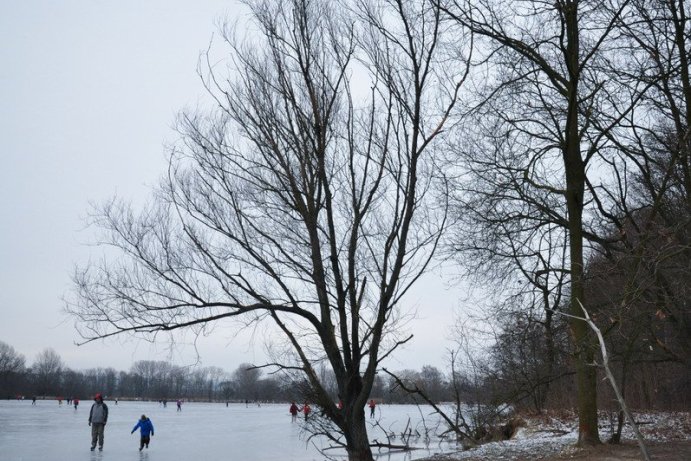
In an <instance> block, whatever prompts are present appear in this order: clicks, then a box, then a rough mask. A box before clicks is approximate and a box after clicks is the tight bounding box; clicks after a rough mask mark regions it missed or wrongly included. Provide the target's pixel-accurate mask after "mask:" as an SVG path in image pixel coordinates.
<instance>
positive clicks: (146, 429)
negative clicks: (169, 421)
mask: <svg viewBox="0 0 691 461" xmlns="http://www.w3.org/2000/svg"><path fill="white" fill-rule="evenodd" d="M137 428H139V430H140V431H141V439H140V440H139V451H142V448H144V446H145V445H146V448H149V442H150V441H151V438H150V437H149V434H150V435H151V437H153V436H154V425H153V423H152V422H151V420H150V419H149V418H147V417H146V415H142V417H141V419H140V420H139V421H137V424H135V426H134V428H132V432H130V434H134V431H136V430H137Z"/></svg>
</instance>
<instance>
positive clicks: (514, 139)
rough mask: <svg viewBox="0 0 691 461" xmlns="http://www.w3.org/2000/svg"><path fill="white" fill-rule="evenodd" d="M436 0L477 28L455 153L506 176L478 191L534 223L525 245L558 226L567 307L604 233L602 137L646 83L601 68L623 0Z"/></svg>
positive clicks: (590, 439) (584, 433) (583, 361)
mask: <svg viewBox="0 0 691 461" xmlns="http://www.w3.org/2000/svg"><path fill="white" fill-rule="evenodd" d="M439 3H440V4H441V5H442V8H443V10H444V11H445V13H446V14H447V15H448V16H449V17H450V18H451V19H452V20H453V21H455V22H456V23H457V24H458V25H459V26H461V27H464V28H467V29H469V30H471V31H473V32H474V33H475V34H476V35H478V36H481V37H483V38H485V39H486V47H487V48H486V49H487V53H486V60H487V63H488V66H487V71H486V74H483V82H482V83H481V84H480V86H481V91H480V95H481V97H480V99H479V100H478V102H477V105H476V109H475V110H473V111H472V123H473V125H472V126H471V127H470V128H469V129H470V130H473V131H475V132H476V135H477V136H478V139H480V140H481V141H480V142H479V143H478V144H476V145H472V146H467V145H465V146H464V149H463V154H464V158H465V159H466V160H467V161H466V163H465V164H467V165H474V166H475V168H474V170H475V171H478V170H482V169H484V171H485V173H486V175H488V176H491V175H492V173H493V169H494V168H497V167H499V169H500V171H498V172H496V173H495V176H499V177H502V176H505V177H506V178H507V179H508V181H509V182H510V185H511V189H509V191H508V192H506V191H499V193H498V194H497V195H494V196H491V197H489V196H488V197H487V199H488V200H490V201H491V203H493V204H494V205H495V206H496V207H497V209H499V211H500V212H501V211H503V212H505V214H506V216H507V217H509V219H510V222H511V220H514V221H516V220H517V221H518V222H519V223H523V224H521V225H520V228H521V229H534V230H535V231H536V232H535V234H536V237H537V239H533V240H531V241H528V242H529V243H530V246H529V247H528V248H532V250H533V252H534V253H536V254H539V253H542V252H543V251H544V250H542V249H541V247H540V246H539V245H537V244H536V242H539V239H540V238H542V236H546V235H550V232H549V231H545V229H549V228H550V227H551V228H554V227H559V228H561V229H562V230H563V232H564V233H565V234H564V237H565V239H566V242H567V245H566V248H567V249H568V252H566V253H565V254H564V256H565V260H566V263H565V264H563V265H561V266H560V265H552V264H549V265H548V266H547V267H546V270H547V271H549V272H550V273H551V274H552V275H554V274H556V272H555V271H564V270H565V271H566V272H565V273H566V274H567V275H568V280H565V281H567V282H568V284H569V285H568V288H569V294H570V304H569V310H570V311H571V312H572V313H573V314H574V316H578V315H580V307H579V304H578V302H579V301H580V302H583V303H584V304H586V305H587V303H586V300H585V297H584V296H585V292H584V261H585V258H586V253H587V243H588V242H597V243H602V244H606V243H607V242H605V241H603V239H602V237H601V236H599V235H598V232H597V231H598V228H599V226H600V223H601V221H602V220H603V219H604V218H603V216H604V217H607V216H608V215H607V211H608V210H607V208H608V203H607V200H604V199H603V198H602V197H604V198H610V197H611V195H608V194H607V193H605V192H603V191H602V190H600V189H599V188H600V187H602V188H605V187H604V186H601V183H607V180H606V179H604V178H608V177H609V175H610V173H611V174H612V176H614V177H616V170H617V168H618V166H619V165H617V164H616V163H615V162H613V161H611V159H610V155H611V152H610V150H609V149H610V147H612V142H611V140H610V137H611V134H612V133H613V131H614V130H615V128H616V127H618V126H619V125H620V123H621V122H622V120H623V119H624V118H625V117H626V116H627V115H628V114H630V113H631V111H632V109H633V107H634V106H635V103H636V101H637V100H638V99H637V98H640V95H641V94H642V93H643V92H644V91H645V89H646V87H645V85H643V86H642V88H637V87H634V88H631V89H630V91H622V85H621V82H620V81H618V80H613V79H611V74H610V73H608V70H610V69H611V68H612V66H614V67H616V64H617V62H618V61H617V60H616V59H613V56H617V52H618V51H617V49H618V40H619V36H618V28H617V25H618V24H619V23H620V22H621V21H622V20H623V18H625V17H626V15H627V14H628V13H629V12H630V5H629V4H630V1H628V0H621V1H619V0H611V1H609V0H608V1H603V2H579V1H577V0H557V1H553V2H542V1H505V0H480V1H476V0H473V1H470V0H463V1H461V0H442V1H440V2H439ZM474 155H475V156H477V157H478V158H474ZM471 184H472V183H471ZM526 223H527V224H526ZM498 227H501V225H498ZM519 250H522V248H519ZM537 273H538V272H536V273H535V274H537ZM528 275H529V277H528V278H529V279H531V280H533V279H535V277H534V275H533V274H528ZM545 307H547V306H545ZM547 308H548V307H547ZM570 328H571V333H572V339H573V346H574V356H575V358H576V360H575V364H576V382H577V393H578V396H577V401H578V413H579V444H593V443H598V442H599V434H598V429H597V427H598V425H597V393H596V383H597V381H596V371H595V369H594V368H593V367H591V366H589V365H588V364H589V363H591V362H592V358H593V356H594V353H595V351H596V341H595V339H594V335H593V334H592V333H591V332H590V331H589V329H588V326H587V324H586V323H585V322H584V321H582V320H579V319H576V318H571V320H570Z"/></svg>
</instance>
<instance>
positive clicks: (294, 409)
mask: <svg viewBox="0 0 691 461" xmlns="http://www.w3.org/2000/svg"><path fill="white" fill-rule="evenodd" d="M367 406H368V407H369V410H370V412H369V417H370V418H374V417H375V409H376V408H377V402H376V401H375V400H374V399H371V400H370V401H369V402H368V403H367ZM336 408H338V409H339V410H343V400H341V397H340V396H339V397H338V403H337V404H336ZM288 411H289V412H290V417H291V422H295V421H297V418H298V413H299V412H302V413H304V415H305V421H306V420H308V419H309V415H310V413H311V412H312V408H311V407H310V406H309V403H307V402H305V404H304V405H303V406H302V408H300V407H298V406H297V404H296V403H295V402H291V404H290V408H289V409H288Z"/></svg>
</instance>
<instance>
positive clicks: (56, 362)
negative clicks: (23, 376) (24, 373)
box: [31, 348, 65, 395]
mask: <svg viewBox="0 0 691 461" xmlns="http://www.w3.org/2000/svg"><path fill="white" fill-rule="evenodd" d="M64 368H65V364H64V362H63V361H62V359H61V358H60V356H59V355H58V353H57V352H55V350H54V349H52V348H48V349H45V350H43V351H41V352H40V353H39V354H38V355H37V356H36V361H35V362H34V363H33V365H32V366H31V371H32V373H33V375H34V379H35V380H36V392H38V393H39V394H40V395H47V394H49V393H53V394H55V395H57V394H58V393H59V392H60V391H61V383H60V379H61V377H62V370H63V369H64Z"/></svg>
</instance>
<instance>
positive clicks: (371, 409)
mask: <svg viewBox="0 0 691 461" xmlns="http://www.w3.org/2000/svg"><path fill="white" fill-rule="evenodd" d="M376 407H377V403H376V402H375V401H374V399H371V400H370V401H369V417H370V418H374V409H375V408H376Z"/></svg>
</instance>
